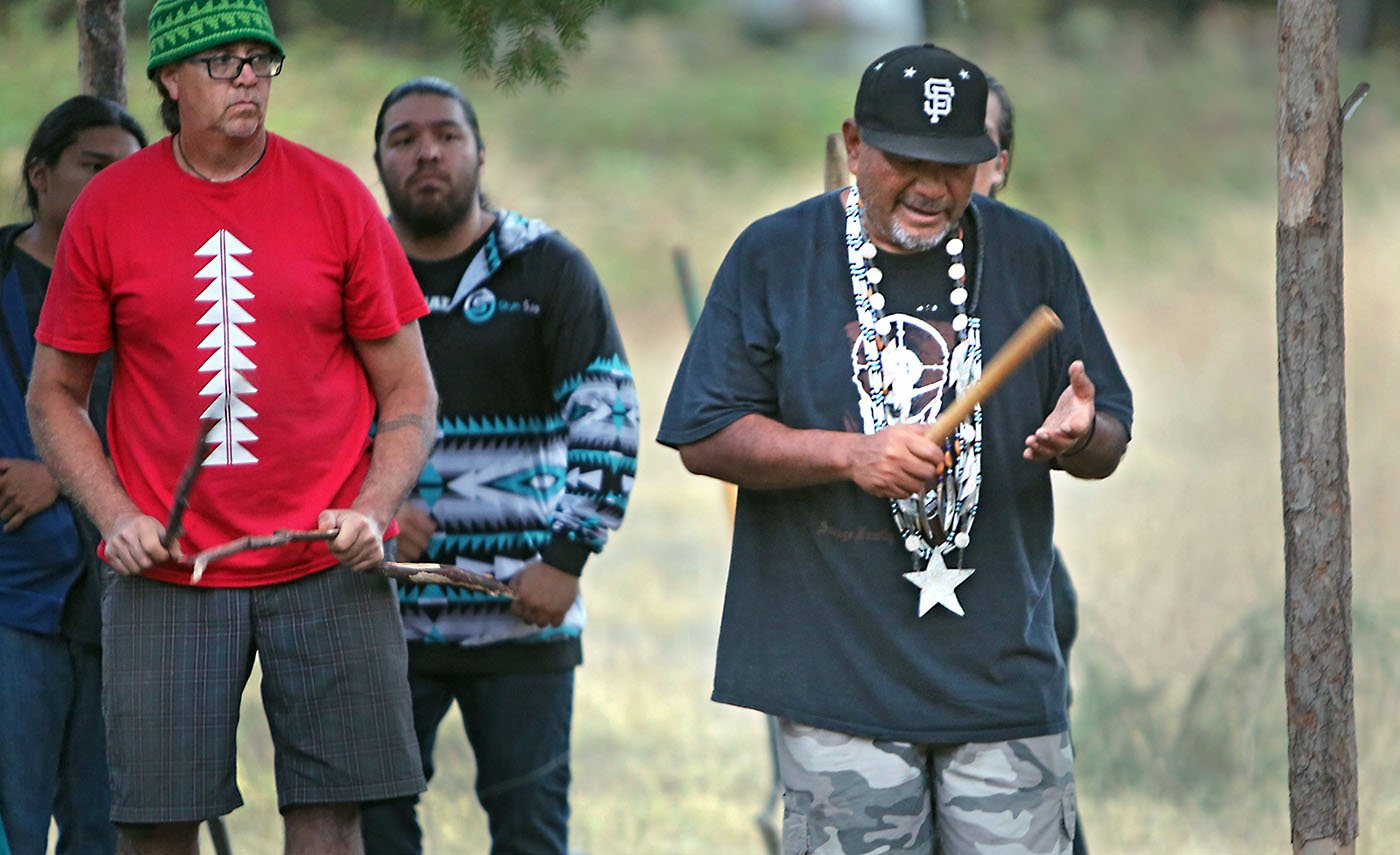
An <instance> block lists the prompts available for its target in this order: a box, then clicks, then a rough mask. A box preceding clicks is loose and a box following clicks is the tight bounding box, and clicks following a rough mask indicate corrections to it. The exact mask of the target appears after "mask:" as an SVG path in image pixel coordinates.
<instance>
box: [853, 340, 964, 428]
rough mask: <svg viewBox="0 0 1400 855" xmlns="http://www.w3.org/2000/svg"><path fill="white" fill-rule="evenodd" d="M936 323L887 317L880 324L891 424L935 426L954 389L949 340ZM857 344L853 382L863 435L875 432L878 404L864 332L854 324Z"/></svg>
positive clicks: (854, 349)
mask: <svg viewBox="0 0 1400 855" xmlns="http://www.w3.org/2000/svg"><path fill="white" fill-rule="evenodd" d="M935 326H937V324H936V322H930V321H924V320H921V319H919V318H916V317H914V316H913V315H905V314H894V315H886V316H885V317H882V318H881V319H880V320H879V321H877V322H876V327H877V331H878V332H879V334H880V336H881V337H882V338H883V339H884V341H885V347H884V349H883V350H882V351H881V353H880V362H881V367H882V369H883V371H884V375H885V383H886V385H887V386H888V390H887V391H886V392H885V402H886V406H887V407H888V408H889V412H888V414H887V418H888V419H889V420H890V421H894V422H914V423H922V422H929V421H932V420H933V418H934V417H935V416H937V415H938V412H939V410H940V409H941V408H942V404H943V390H944V388H945V387H946V386H947V383H948V360H949V355H950V350H949V348H948V340H947V339H946V338H945V337H944V336H943V335H942V334H941V333H940V332H939V331H938V330H937V329H935ZM846 335H847V337H848V338H850V339H851V342H852V345H851V381H852V382H853V383H855V385H856V390H857V392H858V393H859V394H860V417H861V422H862V425H861V427H862V429H863V430H864V431H865V432H866V433H871V432H872V431H874V429H875V402H874V400H873V399H872V397H871V394H870V365H869V364H868V363H867V361H866V356H865V348H864V346H863V343H862V341H861V338H860V327H859V326H858V325H857V324H854V323H852V324H849V325H847V328H846Z"/></svg>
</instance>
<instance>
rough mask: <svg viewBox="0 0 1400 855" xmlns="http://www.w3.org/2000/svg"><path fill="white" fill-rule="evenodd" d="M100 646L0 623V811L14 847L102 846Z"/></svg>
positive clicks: (21, 851)
mask: <svg viewBox="0 0 1400 855" xmlns="http://www.w3.org/2000/svg"><path fill="white" fill-rule="evenodd" d="M101 689H102V654H101V652H100V649H99V648H98V647H96V646H94V645H87V644H78V643H75V642H71V641H68V640H67V639H64V638H61V637H58V636H48V635H36V634H34V633H31V632H25V631H24V630H22V629H14V628H12V627H8V626H0V705H3V708H4V714H3V715H0V816H3V818H4V829H5V834H6V836H7V838H8V840H9V844H10V849H11V851H12V852H13V853H14V855H43V853H44V852H45V851H47V849H48V845H49V818H50V817H52V818H53V819H54V821H55V822H56V823H57V825H58V846H57V848H56V849H55V852H57V853H58V855H107V853H111V852H112V851H113V850H114V849H115V848H116V843H117V837H116V829H115V827H114V826H113V825H112V823H111V820H110V819H109V818H108V812H109V811H110V810H111V807H112V800H111V794H110V790H108V788H107V756H106V752H107V749H106V742H105V740H104V739H103V729H102V705H101Z"/></svg>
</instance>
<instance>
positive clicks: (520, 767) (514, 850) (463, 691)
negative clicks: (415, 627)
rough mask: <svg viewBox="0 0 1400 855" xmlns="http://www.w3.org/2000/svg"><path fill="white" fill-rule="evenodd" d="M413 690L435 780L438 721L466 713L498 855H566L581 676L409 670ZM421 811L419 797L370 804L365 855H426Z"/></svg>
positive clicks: (421, 741) (426, 766)
mask: <svg viewBox="0 0 1400 855" xmlns="http://www.w3.org/2000/svg"><path fill="white" fill-rule="evenodd" d="M468 655H469V654H468ZM409 684H410V686H411V687H412V689H413V723H414V728H415V729H416V730H417V731H418V746H419V751H420V752H421V753H422V757H423V773H424V774H425V775H427V777H428V780H429V781H431V780H432V777H433V768H434V767H433V747H434V744H435V742H436V739H437V728H438V724H439V723H441V721H442V718H443V716H445V715H447V712H448V710H450V709H451V708H452V702H453V700H456V702H457V705H458V707H459V708H460V709H461V712H462V722H463V724H464V725H465V727H466V731H467V740H468V741H469V742H470V743H471V746H472V751H473V753H475V755H476V767H477V773H476V797H477V799H478V800H479V801H480V802H481V806H482V807H483V808H485V809H486V816H487V820H488V823H489V825H490V829H491V855H565V852H566V851H567V849H568V838H569V780H570V773H569V727H570V722H571V719H572V717H573V700H574V672H573V669H569V670H566V671H551V672H546V673H542V674H483V675H475V674H440V673H437V674H425V673H421V672H418V671H410V673H409ZM430 786H431V784H430ZM417 804H418V797H417V796H411V797H407V798H401V799H392V800H389V801H383V802H374V803H372V804H367V805H365V806H364V811H363V814H362V816H361V824H362V827H363V829H364V839H365V855H419V853H421V852H422V851H423V831H422V829H421V828H420V827H419V825H418V818H417V815H416V807H417Z"/></svg>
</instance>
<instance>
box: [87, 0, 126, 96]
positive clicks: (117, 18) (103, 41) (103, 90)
mask: <svg viewBox="0 0 1400 855" xmlns="http://www.w3.org/2000/svg"><path fill="white" fill-rule="evenodd" d="M78 80H79V85H80V88H81V89H82V91H83V92H84V93H86V94H89V95H101V96H102V97H103V98H110V99H112V100H113V101H116V102H117V103H118V104H125V103H126V0H78Z"/></svg>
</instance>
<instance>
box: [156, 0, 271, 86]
mask: <svg viewBox="0 0 1400 855" xmlns="http://www.w3.org/2000/svg"><path fill="white" fill-rule="evenodd" d="M147 30H148V32H149V35H150V42H151V61H150V62H149V63H147V64H146V77H148V78H151V79H154V78H155V76H156V69H158V68H160V67H161V66H162V65H167V64H169V63H172V62H174V61H175V60H177V59H184V58H185V57H187V56H190V55H192V54H196V53H199V52H200V51H202V50H207V49H208V48H211V47H217V46H218V45H222V44H228V43H229V42H236V41H240V40H242V39H254V40H256V41H260V42H267V43H268V44H270V45H272V46H273V47H274V48H276V49H277V52H278V53H282V54H285V53H286V51H284V50H282V44H281V42H279V41H277V35H276V34H275V33H273V32H272V19H271V18H269V17H268V14H267V5H266V4H265V3H264V2H263V0H157V2H156V5H155V6H154V7H152V9H151V17H150V19H149V21H148V23H147Z"/></svg>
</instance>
